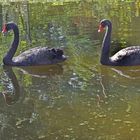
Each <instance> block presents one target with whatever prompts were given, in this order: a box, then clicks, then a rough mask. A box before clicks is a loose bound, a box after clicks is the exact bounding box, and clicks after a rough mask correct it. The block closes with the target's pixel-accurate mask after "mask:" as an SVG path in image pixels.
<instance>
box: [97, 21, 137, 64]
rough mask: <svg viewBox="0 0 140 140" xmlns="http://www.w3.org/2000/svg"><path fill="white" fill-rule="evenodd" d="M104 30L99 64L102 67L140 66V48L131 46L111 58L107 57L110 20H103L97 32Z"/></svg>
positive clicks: (110, 27) (110, 28)
mask: <svg viewBox="0 0 140 140" xmlns="http://www.w3.org/2000/svg"><path fill="white" fill-rule="evenodd" d="M104 28H106V33H105V36H104V39H103V44H102V52H101V59H100V62H101V64H103V65H111V66H134V65H140V46H131V47H127V48H124V49H122V50H120V51H119V52H117V53H116V54H115V55H113V56H111V57H110V56H109V51H110V41H111V31H112V24H111V21H110V20H107V19H103V20H101V22H100V25H99V29H98V32H102V31H103V30H104Z"/></svg>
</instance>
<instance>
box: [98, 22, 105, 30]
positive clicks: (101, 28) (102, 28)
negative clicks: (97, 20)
mask: <svg viewBox="0 0 140 140" xmlns="http://www.w3.org/2000/svg"><path fill="white" fill-rule="evenodd" d="M103 31H104V27H103V26H102V25H101V24H100V25H99V28H98V32H103Z"/></svg>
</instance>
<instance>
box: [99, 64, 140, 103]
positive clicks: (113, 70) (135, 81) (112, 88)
mask: <svg viewBox="0 0 140 140" xmlns="http://www.w3.org/2000/svg"><path fill="white" fill-rule="evenodd" d="M99 77H100V78H99V82H100V85H101V89H102V92H101V94H98V95H97V103H98V105H100V104H101V102H105V100H106V98H108V97H109V96H110V95H109V94H111V96H112V93H113V92H117V89H118V91H120V89H121V88H122V90H123V89H126V88H127V89H128V88H130V87H134V88H135V87H136V88H137V87H138V86H139V82H140V68H139V66H131V67H122V66H121V67H119V66H118V67H116V66H115V67H108V66H104V65H101V66H100V76H99ZM118 94H119V93H118ZM113 96H117V95H113ZM107 100H108V99H107Z"/></svg>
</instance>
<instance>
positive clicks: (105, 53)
mask: <svg viewBox="0 0 140 140" xmlns="http://www.w3.org/2000/svg"><path fill="white" fill-rule="evenodd" d="M111 31H112V25H111V23H110V22H109V23H108V24H107V29H106V33H105V36H104V39H103V43H102V52H101V59H100V61H101V63H102V64H104V65H108V64H110V63H111V61H110V59H109V52H110V42H111Z"/></svg>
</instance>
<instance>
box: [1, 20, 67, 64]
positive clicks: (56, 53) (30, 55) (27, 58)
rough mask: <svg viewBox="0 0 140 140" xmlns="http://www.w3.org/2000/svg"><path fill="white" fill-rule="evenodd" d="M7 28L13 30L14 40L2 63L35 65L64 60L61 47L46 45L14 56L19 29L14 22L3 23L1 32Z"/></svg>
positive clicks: (4, 31) (6, 30)
mask: <svg viewBox="0 0 140 140" xmlns="http://www.w3.org/2000/svg"><path fill="white" fill-rule="evenodd" d="M9 30H13V32H14V40H13V42H12V44H11V47H10V49H9V51H8V52H7V54H6V55H5V57H4V58H3V63H4V64H5V65H11V66H35V65H50V64H56V63H59V62H63V61H64V60H66V58H67V57H66V56H65V55H64V54H63V50H61V49H55V48H52V49H49V48H47V47H35V48H32V49H29V50H27V51H25V52H23V53H21V54H20V55H18V56H16V57H14V54H15V52H16V50H17V47H18V44H19V29H18V26H17V25H16V24H15V23H14V22H9V23H7V24H4V26H3V29H2V33H6V32H8V31H9Z"/></svg>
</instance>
